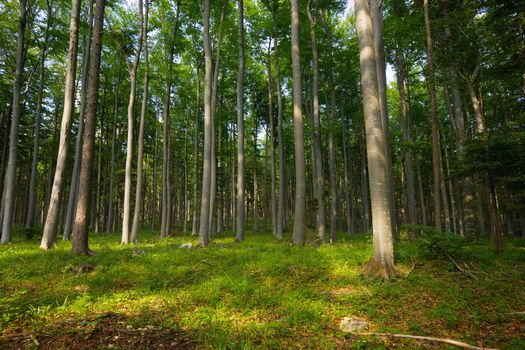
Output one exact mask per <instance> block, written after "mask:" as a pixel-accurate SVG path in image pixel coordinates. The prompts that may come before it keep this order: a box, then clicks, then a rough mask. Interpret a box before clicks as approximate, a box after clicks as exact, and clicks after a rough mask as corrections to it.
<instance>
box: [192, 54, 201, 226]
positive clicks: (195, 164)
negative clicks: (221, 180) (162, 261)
mask: <svg viewBox="0 0 525 350" xmlns="http://www.w3.org/2000/svg"><path fill="white" fill-rule="evenodd" d="M196 66H197V74H196V80H197V94H196V98H195V99H196V103H195V127H194V128H195V136H194V140H193V141H194V143H193V203H192V206H193V210H192V211H193V220H192V221H193V225H192V229H191V235H192V236H196V235H197V225H198V223H199V221H198V220H199V219H198V215H197V214H198V212H197V209H198V206H197V201H198V180H197V179H198V175H197V173H198V172H199V128H200V127H199V124H200V106H201V97H200V91H201V89H200V87H201V82H200V66H201V61H200V60H199V62H198V63H197V64H196Z"/></svg>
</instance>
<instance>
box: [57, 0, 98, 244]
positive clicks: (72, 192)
mask: <svg viewBox="0 0 525 350" xmlns="http://www.w3.org/2000/svg"><path fill="white" fill-rule="evenodd" d="M93 3H94V1H93V0H90V2H89V20H88V32H87V34H86V36H85V42H84V50H83V53H82V74H81V75H82V77H81V79H82V96H81V100H80V114H79V117H78V131H77V139H76V142H75V160H74V164H73V172H72V174H71V184H70V189H69V200H68V205H67V212H66V222H65V225H64V237H63V238H64V240H65V241H67V240H69V236H70V233H71V227H72V225H73V217H74V216H75V209H76V208H75V204H76V200H77V196H78V175H79V170H80V162H81V160H82V153H80V151H81V149H82V133H83V132H84V112H85V109H86V95H87V88H86V87H87V77H88V73H89V72H88V68H89V54H90V50H91V34H92V33H91V29H92V25H93Z"/></svg>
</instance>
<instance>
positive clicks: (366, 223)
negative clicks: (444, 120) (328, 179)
mask: <svg viewBox="0 0 525 350" xmlns="http://www.w3.org/2000/svg"><path fill="white" fill-rule="evenodd" d="M359 146H360V148H361V197H362V198H363V231H364V232H368V231H369V230H370V191H369V190H368V170H367V165H366V146H365V128H364V125H363V126H362V129H361V131H360V140H359Z"/></svg>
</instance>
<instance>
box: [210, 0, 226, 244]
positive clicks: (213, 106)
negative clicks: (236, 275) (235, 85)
mask: <svg viewBox="0 0 525 350" xmlns="http://www.w3.org/2000/svg"><path fill="white" fill-rule="evenodd" d="M223 21H224V7H223V9H222V11H221V19H220V22H219V37H218V38H217V57H216V59H215V68H214V72H213V82H212V88H211V91H212V93H211V128H212V130H211V179H210V211H209V217H208V220H209V223H208V230H209V232H208V236H210V237H211V236H213V235H214V234H215V223H214V221H213V215H214V208H215V197H216V195H217V154H216V140H215V114H216V111H217V85H218V82H219V68H220V64H221V46H222V40H221V39H222V23H223Z"/></svg>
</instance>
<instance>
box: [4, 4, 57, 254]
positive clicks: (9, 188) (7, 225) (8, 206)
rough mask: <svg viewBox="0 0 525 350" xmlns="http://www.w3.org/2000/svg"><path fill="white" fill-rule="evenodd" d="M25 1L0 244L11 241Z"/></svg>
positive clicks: (23, 12) (20, 18)
mask: <svg viewBox="0 0 525 350" xmlns="http://www.w3.org/2000/svg"><path fill="white" fill-rule="evenodd" d="M26 6H27V0H20V9H19V14H20V17H19V24H18V37H17V49H16V71H15V79H14V82H13V104H12V114H11V128H10V131H9V158H8V160H7V167H6V175H5V185H4V194H3V201H2V202H3V203H4V214H3V221H2V237H1V239H0V243H2V244H6V243H9V242H10V241H11V230H12V228H13V227H12V221H13V212H14V209H15V192H16V191H15V181H16V178H15V177H16V162H17V156H18V130H19V127H20V114H21V108H22V106H21V103H20V98H21V92H22V91H21V88H22V78H23V77H22V75H23V74H24V61H25V57H24V44H25V28H26V23H27V16H26V14H27V8H26ZM53 243H54V242H53Z"/></svg>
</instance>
